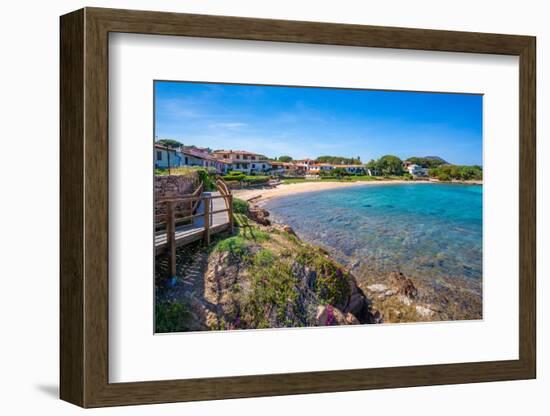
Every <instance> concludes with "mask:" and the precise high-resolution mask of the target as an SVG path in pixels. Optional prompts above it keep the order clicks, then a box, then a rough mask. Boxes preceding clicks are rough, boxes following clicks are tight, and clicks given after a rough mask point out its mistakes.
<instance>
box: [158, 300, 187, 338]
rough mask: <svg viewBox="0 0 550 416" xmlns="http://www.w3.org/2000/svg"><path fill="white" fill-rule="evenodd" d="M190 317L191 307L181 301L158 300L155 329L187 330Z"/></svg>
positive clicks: (162, 330) (167, 330) (163, 330)
mask: <svg viewBox="0 0 550 416" xmlns="http://www.w3.org/2000/svg"><path fill="white" fill-rule="evenodd" d="M190 317H191V312H190V310H189V307H188V306H187V305H185V304H183V303H181V302H176V301H168V302H158V303H157V304H156V305H155V331H156V332H177V331H186V330H188V320H189V318H190Z"/></svg>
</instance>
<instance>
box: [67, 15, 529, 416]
mask: <svg viewBox="0 0 550 416" xmlns="http://www.w3.org/2000/svg"><path fill="white" fill-rule="evenodd" d="M60 29H61V45H60V46H61V51H60V52H61V61H60V63H61V79H60V80H61V92H60V94H61V95H60V101H61V120H60V124H61V139H60V140H61V155H60V156H61V179H60V185H61V201H60V203H61V212H60V221H61V230H60V232H61V247H60V251H61V257H60V261H61V268H60V279H61V285H60V296H61V303H60V326H61V330H60V343H61V347H60V359H61V365H60V367H61V368H60V376H61V386H60V396H61V398H62V399H63V400H66V401H68V402H71V403H74V404H76V405H79V406H82V407H101V406H115V405H131V404H146V403H163V402H178V401H192V400H212V399H227V398H238V397H258V396H270V395H287V394H304V393H321V392H338V391H351V390H363V389H379V388H397V387H409V386H425V385H440V384H454V383H474V382H487V381H499V380H518V379H530V378H535V377H536V332H535V331H536V326H535V322H536V321H535V319H536V317H535V312H536V304H535V301H536V290H535V283H536V276H535V265H536V257H535V256H536V254H535V253H536V235H535V232H536V177H535V174H536V164H535V162H536V150H535V127H536V119H535V106H536V97H535V49H536V47H535V38H534V37H530V36H516V35H500V34H486V33H467V32H451V31H439V30H421V29H403V28H393V27H376V26H361V25H346V24H329V23H313V22H297V21H285V20H264V19H253V18H240V17H225V16H206V15H190V14H176V13H161V12H148V11H130V10H114V9H100V8H85V9H81V10H78V11H75V12H72V13H69V14H67V15H64V16H62V17H61V21H60ZM111 32H126V33H141V34H152V35H153V34H154V35H173V36H192V37H206V38H224V39H246V40H258V41H277V42H296V43H311V44H330V45H346V46H357V47H361V46H368V47H381V48H382V47H383V48H398V49H416V50H429V51H448V52H468V53H483V54H503V55H515V56H519V66H520V80H519V86H520V91H519V97H520V99H519V101H520V106H519V109H518V111H519V114H520V116H519V120H520V131H519V135H520V143H519V154H520V182H519V183H520V189H519V195H520V197H519V198H520V207H519V212H520V215H519V218H520V224H519V233H520V253H519V259H520V268H519V271H518V272H519V305H520V306H519V359H518V360H508V361H491V362H472V363H460V364H444V365H419V366H406V367H391V368H370V369H355V370H340V371H323V372H307V373H289V374H266V375H254V376H238V377H221V378H207V379H187V380H186V379H182V380H170V381H147V382H135V383H109V379H108V360H109V355H108V299H109V297H108V287H109V285H108V279H109V276H108V222H109V218H108V172H109V169H108V141H109V138H108V67H109V62H108V35H109V33H111Z"/></svg>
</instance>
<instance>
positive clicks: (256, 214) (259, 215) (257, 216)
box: [248, 206, 271, 225]
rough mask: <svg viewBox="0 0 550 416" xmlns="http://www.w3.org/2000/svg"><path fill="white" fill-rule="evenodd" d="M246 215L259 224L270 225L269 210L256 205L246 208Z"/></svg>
mask: <svg viewBox="0 0 550 416" xmlns="http://www.w3.org/2000/svg"><path fill="white" fill-rule="evenodd" d="M248 217H249V218H250V219H251V220H252V221H255V222H257V223H258V224H261V225H271V221H270V220H269V219H268V217H269V211H268V210H266V209H263V208H260V207H257V206H252V207H250V208H249V209H248Z"/></svg>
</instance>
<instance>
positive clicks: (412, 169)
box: [406, 163, 428, 176]
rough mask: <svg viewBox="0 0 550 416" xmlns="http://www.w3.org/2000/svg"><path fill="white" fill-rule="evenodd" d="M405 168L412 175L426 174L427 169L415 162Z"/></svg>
mask: <svg viewBox="0 0 550 416" xmlns="http://www.w3.org/2000/svg"><path fill="white" fill-rule="evenodd" d="M406 169H407V171H408V172H409V173H410V174H411V175H413V176H428V169H426V168H423V167H422V166H420V165H417V164H415V163H411V164H409V165H407V166H406Z"/></svg>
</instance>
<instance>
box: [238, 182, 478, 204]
mask: <svg viewBox="0 0 550 416" xmlns="http://www.w3.org/2000/svg"><path fill="white" fill-rule="evenodd" d="M427 183H432V184H433V183H451V182H438V181H405V180H395V179H392V180H380V181H356V182H325V181H319V182H304V183H291V184H280V185H276V186H274V187H272V188H257V189H237V190H233V191H232V192H233V195H234V196H235V197H237V198H240V199H243V200H245V201H251V200H254V202H261V201H267V200H269V199H272V198H278V197H281V196H287V195H295V194H300V193H306V192H316V191H326V190H329V189H337V188H349V187H356V186H372V185H397V184H427ZM452 183H457V184H469V185H482V184H483V183H482V181H467V182H459V181H455V182H452Z"/></svg>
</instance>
